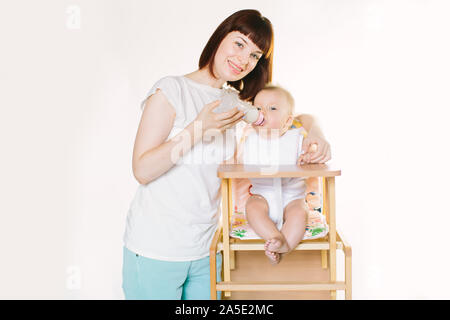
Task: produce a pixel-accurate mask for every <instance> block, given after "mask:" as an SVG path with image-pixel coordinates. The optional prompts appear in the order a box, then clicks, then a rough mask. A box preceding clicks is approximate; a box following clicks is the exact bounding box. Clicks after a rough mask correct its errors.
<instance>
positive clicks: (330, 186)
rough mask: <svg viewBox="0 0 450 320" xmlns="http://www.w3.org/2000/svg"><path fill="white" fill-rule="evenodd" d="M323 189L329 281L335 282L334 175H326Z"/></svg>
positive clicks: (333, 296) (333, 294) (333, 293)
mask: <svg viewBox="0 0 450 320" xmlns="http://www.w3.org/2000/svg"><path fill="white" fill-rule="evenodd" d="M325 189H326V202H327V209H328V219H329V228H330V230H329V234H328V239H329V245H330V250H329V251H328V252H329V254H328V255H329V259H330V262H329V264H330V269H329V273H330V282H336V203H335V180H334V177H327V178H326V179H325ZM330 293H331V299H333V300H335V299H336V290H332V291H331V292H330Z"/></svg>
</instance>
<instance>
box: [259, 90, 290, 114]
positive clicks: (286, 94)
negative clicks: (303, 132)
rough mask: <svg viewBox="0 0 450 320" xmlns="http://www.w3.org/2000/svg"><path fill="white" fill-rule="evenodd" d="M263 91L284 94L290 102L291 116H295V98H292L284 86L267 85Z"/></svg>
mask: <svg viewBox="0 0 450 320" xmlns="http://www.w3.org/2000/svg"><path fill="white" fill-rule="evenodd" d="M263 90H271V91H276V90H277V91H279V92H281V93H282V94H284V96H285V97H286V100H287V102H288V105H289V109H288V112H289V114H290V115H292V114H294V111H295V100H294V97H292V95H291V93H290V92H289V91H287V90H286V89H285V88H283V87H282V86H279V85H274V84H267V85H266V86H265V87H264V88H263V89H262V90H261V91H263Z"/></svg>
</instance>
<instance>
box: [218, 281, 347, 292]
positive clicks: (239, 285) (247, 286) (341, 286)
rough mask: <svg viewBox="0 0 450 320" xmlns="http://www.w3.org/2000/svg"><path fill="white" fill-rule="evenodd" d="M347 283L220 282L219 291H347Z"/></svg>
mask: <svg viewBox="0 0 450 320" xmlns="http://www.w3.org/2000/svg"><path fill="white" fill-rule="evenodd" d="M345 289H346V287H345V282H343V281H337V282H325V283H320V282H316V283H305V282H226V281H222V282H218V283H217V285H216V290H217V291H328V290H345Z"/></svg>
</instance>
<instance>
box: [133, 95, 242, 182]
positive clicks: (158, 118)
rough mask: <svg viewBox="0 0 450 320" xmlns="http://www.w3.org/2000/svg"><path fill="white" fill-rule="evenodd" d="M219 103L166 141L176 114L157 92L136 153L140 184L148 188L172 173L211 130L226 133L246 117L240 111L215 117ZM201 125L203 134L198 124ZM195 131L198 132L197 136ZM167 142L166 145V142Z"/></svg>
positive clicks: (147, 110) (148, 107)
mask: <svg viewBox="0 0 450 320" xmlns="http://www.w3.org/2000/svg"><path fill="white" fill-rule="evenodd" d="M218 105H219V101H214V102H212V103H210V104H207V105H206V106H205V107H204V108H203V109H202V111H201V112H200V113H199V115H198V116H197V118H196V119H195V120H194V121H193V122H191V123H190V124H189V125H188V126H187V127H186V128H184V130H182V131H181V132H180V133H178V134H177V135H175V136H174V137H172V138H171V139H169V140H167V137H168V136H169V133H170V131H171V130H172V127H173V123H174V120H175V116H176V112H175V109H174V108H173V107H172V105H171V104H170V103H169V101H168V100H167V98H166V97H165V96H164V94H163V93H162V92H161V91H160V90H158V91H157V92H156V93H155V94H153V95H152V96H150V97H149V98H148V99H147V101H146V104H145V108H144V111H143V113H142V117H141V122H140V123H139V127H138V131H137V134H136V140H135V143H134V149H133V174H134V177H135V178H136V180H137V181H138V182H139V183H140V184H148V183H149V182H151V181H153V180H155V179H157V178H158V177H160V176H161V175H163V174H164V173H166V172H167V171H169V170H170V169H171V168H172V167H173V166H174V165H175V164H176V163H177V162H178V160H179V159H180V158H181V157H182V156H183V155H184V154H186V153H187V152H189V150H190V149H192V147H193V146H194V145H195V144H197V143H198V142H199V141H200V140H202V138H203V135H204V134H205V132H207V131H208V130H209V129H216V130H221V131H222V130H224V129H226V128H229V127H231V126H233V125H235V124H236V123H237V121H239V120H240V119H241V118H242V116H243V115H244V114H243V113H242V112H241V111H239V110H237V108H234V109H232V110H231V111H228V112H223V113H213V112H212V110H213V109H214V108H216V107H217V106H218ZM196 122H197V124H198V125H200V126H197V128H199V127H200V131H199V130H198V129H196V126H195V124H196ZM194 129H195V130H196V132H194ZM166 140H167V141H166Z"/></svg>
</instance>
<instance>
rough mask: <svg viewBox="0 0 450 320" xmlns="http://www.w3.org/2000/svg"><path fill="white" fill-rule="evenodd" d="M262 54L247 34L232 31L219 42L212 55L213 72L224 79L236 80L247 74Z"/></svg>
mask: <svg viewBox="0 0 450 320" xmlns="http://www.w3.org/2000/svg"><path fill="white" fill-rule="evenodd" d="M262 55H263V52H262V51H261V49H259V48H258V47H257V46H256V45H255V44H254V43H253V42H252V41H251V40H250V39H249V38H248V37H247V36H245V35H243V34H242V33H240V32H239V31H232V32H230V33H228V34H227V35H226V37H225V38H224V39H223V40H222V42H221V43H220V46H219V48H218V49H217V52H216V55H215V57H214V66H213V70H214V74H215V75H216V77H218V78H220V79H222V80H224V81H237V80H241V79H242V78H244V77H245V76H246V75H247V74H249V73H250V72H251V71H252V70H253V69H254V68H255V66H256V64H257V63H258V60H259V58H261V56H262Z"/></svg>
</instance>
